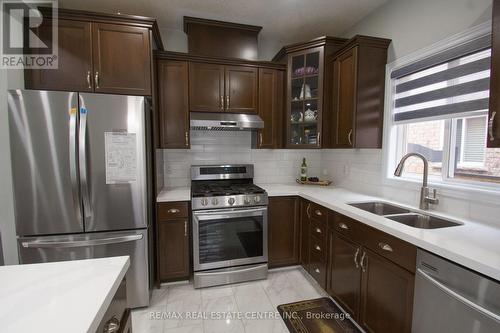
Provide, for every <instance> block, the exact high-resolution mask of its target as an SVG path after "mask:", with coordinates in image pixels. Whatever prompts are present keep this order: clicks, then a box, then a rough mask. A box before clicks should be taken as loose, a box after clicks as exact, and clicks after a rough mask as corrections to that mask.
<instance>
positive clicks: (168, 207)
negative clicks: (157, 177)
mask: <svg viewBox="0 0 500 333" xmlns="http://www.w3.org/2000/svg"><path fill="white" fill-rule="evenodd" d="M188 215H189V208H188V203H187V202H184V201H182V202H180V201H177V202H164V203H160V204H158V218H159V219H160V220H165V219H176V218H182V217H188Z"/></svg>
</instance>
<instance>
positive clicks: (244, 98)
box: [225, 66, 258, 113]
mask: <svg viewBox="0 0 500 333" xmlns="http://www.w3.org/2000/svg"><path fill="white" fill-rule="evenodd" d="M225 78H226V84H225V87H226V89H225V95H226V101H225V103H226V106H225V110H226V112H233V113H257V111H258V98H257V88H258V87H257V84H258V81H257V78H258V71H257V68H254V67H247V66H226V71H225Z"/></svg>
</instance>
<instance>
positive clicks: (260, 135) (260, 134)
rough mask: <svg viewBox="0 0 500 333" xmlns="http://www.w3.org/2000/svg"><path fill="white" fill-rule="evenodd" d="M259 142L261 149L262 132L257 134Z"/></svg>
mask: <svg viewBox="0 0 500 333" xmlns="http://www.w3.org/2000/svg"><path fill="white" fill-rule="evenodd" d="M259 140H260V144H259V146H260V147H262V132H259Z"/></svg>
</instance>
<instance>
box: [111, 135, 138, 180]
mask: <svg viewBox="0 0 500 333" xmlns="http://www.w3.org/2000/svg"><path fill="white" fill-rule="evenodd" d="M104 145H105V154H106V184H120V183H132V182H135V181H137V141H136V134H135V133H127V132H105V133H104Z"/></svg>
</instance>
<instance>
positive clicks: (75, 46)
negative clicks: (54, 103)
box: [26, 19, 93, 91]
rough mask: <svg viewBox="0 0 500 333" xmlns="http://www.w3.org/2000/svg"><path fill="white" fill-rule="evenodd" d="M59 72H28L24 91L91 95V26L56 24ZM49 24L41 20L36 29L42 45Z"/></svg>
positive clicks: (73, 22)
mask: <svg viewBox="0 0 500 333" xmlns="http://www.w3.org/2000/svg"><path fill="white" fill-rule="evenodd" d="M57 24H58V26H57V28H58V31H57V32H58V45H59V54H58V59H59V60H58V69H57V70H55V69H39V70H30V71H26V73H30V74H31V75H27V76H26V87H27V88H30V89H40V90H69V91H92V89H93V85H92V39H91V33H92V31H91V23H90V22H84V21H74V20H64V19H60V20H58V23H57ZM51 29H52V20H44V21H43V24H42V25H41V26H40V27H39V28H38V31H39V36H40V39H41V40H42V41H46V42H48V41H49V40H50V34H51Z"/></svg>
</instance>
